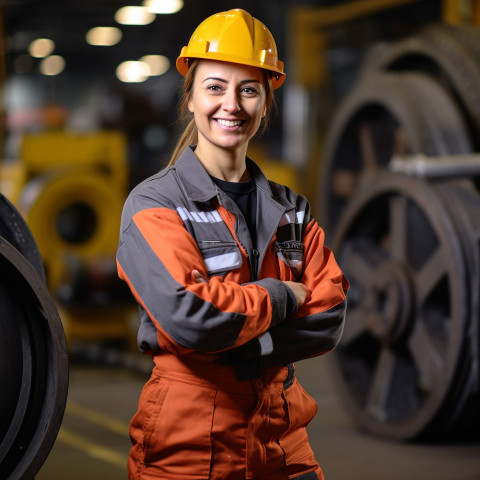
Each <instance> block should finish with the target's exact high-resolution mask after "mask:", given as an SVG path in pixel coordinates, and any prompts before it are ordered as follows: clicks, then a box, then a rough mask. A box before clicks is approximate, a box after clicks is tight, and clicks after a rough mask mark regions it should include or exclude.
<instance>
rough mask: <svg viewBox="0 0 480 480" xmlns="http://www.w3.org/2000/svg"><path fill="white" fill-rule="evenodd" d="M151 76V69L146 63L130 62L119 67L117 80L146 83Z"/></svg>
mask: <svg viewBox="0 0 480 480" xmlns="http://www.w3.org/2000/svg"><path fill="white" fill-rule="evenodd" d="M149 76H150V67H149V66H148V65H147V64H146V63H145V62H135V61H133V60H128V61H126V62H122V63H121V64H120V65H119V66H118V67H117V78H118V79H119V80H121V81H122V82H127V83H133V82H144V81H145V80H146V79H147V78H148V77H149Z"/></svg>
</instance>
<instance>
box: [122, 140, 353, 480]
mask: <svg viewBox="0 0 480 480" xmlns="http://www.w3.org/2000/svg"><path fill="white" fill-rule="evenodd" d="M247 168H248V170H249V172H250V174H251V175H252V176H253V177H254V179H255V183H256V189H257V190H256V194H257V215H256V222H257V229H256V234H257V245H252V242H251V238H250V234H249V230H248V227H247V223H246V221H245V219H244V218H243V215H242V214H241V212H240V210H239V209H238V207H237V205H236V204H235V202H234V201H232V200H231V199H230V197H229V196H228V195H227V194H225V193H224V192H223V191H222V190H220V189H219V187H218V186H217V185H216V184H215V183H214V182H213V181H212V179H211V178H210V176H209V175H208V173H207V172H206V170H205V169H204V167H203V166H202V164H201V163H200V161H199V160H198V158H197V157H196V155H195V153H194V151H193V150H192V148H191V147H188V148H187V149H186V150H185V151H184V152H183V153H182V155H181V156H180V158H179V159H178V160H177V162H176V163H175V164H174V165H173V166H171V167H168V168H166V169H164V170H162V171H160V172H159V173H157V174H156V175H153V176H152V177H150V178H148V179H146V180H145V181H143V182H142V183H140V184H139V185H138V186H137V187H135V188H134V189H133V190H132V192H131V193H130V195H129V197H128V199H127V201H126V202H125V206H124V211H123V214H122V222H121V232H120V242H119V247H118V252H117V266H118V272H119V276H120V277H121V278H122V279H123V280H125V281H126V282H127V283H128V285H129V286H130V289H131V291H132V293H133V295H134V296H135V298H136V300H137V301H138V303H139V305H140V312H141V324H140V327H139V332H138V343H139V348H140V350H141V351H142V352H145V353H150V354H152V355H153V356H154V359H155V362H156V363H157V366H160V368H162V365H163V366H164V368H163V372H164V374H165V375H166V376H169V377H172V376H173V377H175V375H176V374H175V372H178V376H179V377H180V376H183V378H187V377H188V378H189V379H190V380H189V383H190V384H191V383H192V380H191V379H192V378H193V377H194V376H195V375H198V376H202V377H205V378H204V379H203V380H202V382H203V383H202V385H205V384H207V383H208V385H209V386H210V387H214V386H215V387H216V388H218V389H219V390H222V384H224V385H225V388H224V390H225V389H227V388H229V389H230V390H231V391H235V392H237V393H238V392H243V391H245V392H248V391H249V390H248V389H249V388H252V392H254V393H255V391H257V390H258V388H257V387H258V386H259V385H261V386H262V387H267V389H268V385H265V383H269V382H270V380H269V379H274V380H272V382H273V381H275V382H276V383H275V385H277V384H278V385H280V390H284V389H288V388H289V387H290V386H292V384H293V382H294V368H293V365H292V362H294V361H297V360H301V359H304V358H308V357H312V356H316V355H320V354H323V353H326V352H328V351H330V350H332V349H333V348H334V347H335V345H336V344H337V342H338V341H339V339H340V336H341V333H342V329H343V323H344V317H345V310H346V291H347V290H348V282H347V280H346V279H345V277H344V276H343V274H342V272H341V270H340V269H339V267H338V265H337V263H336V262H335V259H334V256H333V254H332V252H331V251H330V250H329V249H328V248H327V247H326V246H325V245H324V232H323V231H322V229H321V228H320V227H319V225H318V224H317V222H316V221H315V219H314V218H313V217H312V214H311V212H310V206H309V204H308V202H307V200H306V199H305V197H303V196H301V195H297V194H296V193H294V192H293V191H292V190H290V189H289V188H287V187H285V186H282V185H279V184H277V183H274V182H271V181H269V180H267V179H266V178H265V176H264V175H263V173H262V172H261V170H260V169H259V167H258V166H257V165H256V164H255V163H254V162H253V161H252V160H250V159H247ZM193 270H198V271H199V272H200V274H201V275H202V276H203V277H204V278H205V279H208V282H200V283H198V282H197V281H196V280H195V278H194V276H193V274H192V271H193ZM287 280H290V281H300V282H302V283H304V284H305V285H306V286H307V287H308V288H309V289H310V290H311V295H310V297H309V298H308V300H307V302H306V303H305V304H304V305H303V306H302V307H301V308H299V309H297V311H296V312H294V313H293V314H291V315H290V316H288V317H287V308H288V304H289V302H288V298H289V291H288V289H287V288H285V285H284V284H283V281H287ZM290 294H291V292H290ZM203 365H211V366H212V367H211V368H208V367H207V368H204V367H203ZM215 365H217V366H218V370H215ZM186 366H187V367H186ZM230 366H232V367H231V368H229V367H230ZM192 372H193V373H192ZM195 372H203V373H201V374H196V373H195ZM215 372H217V373H215ZM219 372H220V373H219ZM162 375H163V373H162ZM207 377H208V378H207ZM252 378H261V379H262V381H260V380H257V383H254V387H255V388H253V387H249V386H248V385H249V384H250V383H252V382H255V380H251V379H252ZM250 380H251V381H250ZM235 382H237V383H235ZM237 384H238V386H236V385H237ZM272 385H273V383H272ZM270 390H271V391H272V392H273V391H275V392H276V393H275V398H276V400H273V399H270V400H268V402H267V403H268V405H269V406H268V410H269V411H270V412H272V411H273V408H274V407H273V405H274V404H275V405H277V407H278V411H279V412H284V411H285V410H284V407H282V402H283V397H285V395H283V394H282V393H281V391H278V389H276V388H273V387H272V388H270ZM291 390H292V393H291V398H300V397H302V399H301V400H293V401H294V402H297V403H298V402H304V400H305V399H304V398H303V397H304V392H303V390H301V387H298V391H297V390H295V389H291ZM294 390H295V392H296V393H293V391H294ZM263 391H265V389H263ZM272 395H273V393H272ZM157 396H158V395H157ZM277 397H278V398H277ZM272 398H273V397H272ZM275 402H276V403H275ZM312 402H313V401H312ZM147 403H148V402H145V404H147ZM307 403H308V402H307ZM253 405H254V404H253ZM277 407H276V408H277ZM196 408H198V402H197V405H192V406H191V408H187V409H186V411H193V410H195V409H196ZM249 408H251V407H249ZM259 408H260V407H259V406H258V405H257V409H259ZM265 408H267V407H265ZM192 409H193V410H192ZM307 410H308V412H307ZM298 411H299V413H298V414H296V417H298V422H297V423H298V425H297V426H295V425H293V417H291V418H290V420H289V419H288V418H286V419H285V420H284V422H286V423H285V425H284V427H281V428H279V431H278V432H275V435H277V434H278V435H282V434H281V433H279V432H281V429H282V428H284V431H286V430H287V429H288V428H291V429H292V430H295V429H296V428H297V427H299V428H300V427H301V428H303V430H304V427H305V425H306V424H307V423H308V421H310V419H311V418H312V416H313V415H314V413H315V412H314V411H313V407H312V406H311V404H310V403H308V406H306V407H305V415H304V416H303V417H302V415H303V413H301V412H302V409H301V408H300V406H299V409H298ZM262 415H263V414H262ZM262 415H260V414H259V415H258V416H257V417H258V418H256V419H251V424H255V422H257V423H258V424H261V423H264V420H262V419H264V418H265V417H264V416H262ZM282 422H283V420H282ZM289 422H290V423H289ZM267 423H268V422H267ZM273 424H274V422H271V424H270V425H273ZM289 425H290V427H289ZM139 428H141V427H139ZM252 428H253V427H252ZM252 428H251V425H250V427H249V429H250V430H252ZM258 428H261V427H258ZM258 428H257V427H255V428H253V431H258ZM250 430H249V431H250ZM134 435H135V434H132V437H133V436H134ZM302 435H304V436H302V437H301V438H302V442H304V443H306V434H302ZM293 437H295V438H296V439H297V440H295V441H293V442H291V444H292V451H293V450H297V451H299V449H298V448H297V447H298V445H299V442H300V440H299V439H300V437H299V436H298V435H293V436H292V438H293ZM303 439H304V440H303ZM271 440H272V441H271V442H270V440H269V441H268V442H270V443H271V444H272V448H273V450H275V449H277V450H278V452H277V453H278V456H281V455H285V448H286V449H287V450H288V446H287V447H285V448H284V450H283V451H280V447H279V442H278V441H276V440H275V439H271ZM252 442H253V440H252ZM187 443H188V441H187ZM260 450H262V451H264V452H265V451H268V448H267V449H266V448H265V447H262V448H261V449H260ZM273 450H272V452H273ZM249 451H250V453H251V454H252V452H254V451H256V450H255V448H253V447H252V448H250V449H249ZM275 451H276V450H275ZM277 453H270V454H269V456H270V458H274V457H275V455H277ZM252 455H253V457H252V458H254V460H252V462H253V463H252V468H254V465H257V464H258V462H260V460H258V458H257V457H256V456H255V455H254V454H252ZM255 458H257V459H256V460H255ZM179 463H181V462H179ZM230 468H232V467H231V465H230ZM255 475H256V474H255V473H252V472H250V473H247V478H254V477H255ZM139 478H140V477H139ZM162 478H170V477H168V475H166V474H165V476H164V477H162ZM172 478H175V474H172ZM177 478H178V477H177ZM183 478H189V477H188V474H187V473H185V475H184V476H183ZM192 478H193V477H192ZM195 478H197V477H195ZM202 478H204V477H202ZM205 478H209V477H208V476H207V477H205ZM229 478H230V477H229ZM243 478H245V477H243Z"/></svg>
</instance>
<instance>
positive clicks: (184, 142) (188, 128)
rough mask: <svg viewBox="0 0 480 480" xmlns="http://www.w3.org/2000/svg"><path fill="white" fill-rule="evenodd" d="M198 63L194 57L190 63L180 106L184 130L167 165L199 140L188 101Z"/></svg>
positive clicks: (180, 121) (180, 117) (180, 116)
mask: <svg viewBox="0 0 480 480" xmlns="http://www.w3.org/2000/svg"><path fill="white" fill-rule="evenodd" d="M198 63H199V61H198V60H197V59H194V60H193V61H192V62H191V63H190V65H189V68H188V71H187V73H186V75H185V78H184V81H183V93H182V98H181V99H180V104H179V108H178V117H179V123H180V124H181V125H182V126H183V127H184V130H183V132H182V134H181V135H180V138H179V139H178V141H177V144H176V145H175V148H174V149H173V154H172V156H171V157H170V160H169V162H168V163H167V165H166V166H167V167H170V166H172V165H173V164H174V163H175V162H176V161H177V160H178V157H179V156H180V155H181V153H182V152H183V151H184V150H185V149H186V148H187V147H188V146H189V145H196V143H197V142H198V130H197V125H196V124H195V119H194V118H193V113H192V112H190V110H189V109H188V102H189V101H190V97H191V95H192V89H193V79H194V78H195V71H196V70H197V66H198Z"/></svg>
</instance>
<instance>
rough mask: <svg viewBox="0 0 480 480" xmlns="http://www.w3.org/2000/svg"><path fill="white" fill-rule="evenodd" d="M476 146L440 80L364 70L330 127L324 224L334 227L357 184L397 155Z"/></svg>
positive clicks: (321, 201)
mask: <svg viewBox="0 0 480 480" xmlns="http://www.w3.org/2000/svg"><path fill="white" fill-rule="evenodd" d="M471 151H472V143H471V140H470V136H469V134H468V131H467V128H466V126H465V122H464V120H463V117H462V115H461V111H460V109H459V108H458V106H457V104H456V103H455V102H454V100H453V99H452V97H451V95H450V94H449V93H448V92H447V91H446V90H445V89H444V88H443V87H442V86H441V85H440V84H439V83H438V82H436V81H435V80H433V79H432V78H431V77H429V76H428V75H426V74H423V73H399V72H396V73H388V72H386V73H385V72H375V73H372V74H369V75H367V74H365V75H363V76H362V78H361V80H360V81H359V83H358V84H357V85H356V86H355V87H354V89H353V90H352V91H351V92H350V94H348V95H347V96H346V97H345V98H344V100H343V102H342V103H341V104H340V106H339V107H338V109H337V111H336V114H335V116H334V118H333V121H332V124H331V128H330V129H329V131H328V132H327V138H326V144H325V149H324V152H323V159H322V162H323V165H322V172H321V178H320V188H319V194H318V203H317V207H318V211H319V213H320V216H321V219H322V225H324V226H325V229H326V231H327V232H333V230H334V228H335V226H336V223H337V221H338V219H339V218H340V216H341V214H342V211H343V209H344V208H345V207H346V206H347V205H348V203H349V202H350V201H351V200H352V197H353V195H354V193H355V190H356V188H357V185H358V184H359V183H360V182H361V181H363V180H364V179H365V178H367V177H369V176H373V175H376V174H378V173H379V172H381V171H382V170H384V169H386V168H387V167H388V165H389V163H390V161H391V159H392V157H393V156H395V155H399V156H401V155H410V154H415V153H423V154H425V155H429V156H430V155H431V156H437V155H454V154H466V153H470V152H471Z"/></svg>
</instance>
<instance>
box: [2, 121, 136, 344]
mask: <svg viewBox="0 0 480 480" xmlns="http://www.w3.org/2000/svg"><path fill="white" fill-rule="evenodd" d="M19 156H20V159H19V161H18V162H15V163H5V164H3V165H2V171H1V176H0V179H1V180H0V191H2V192H3V193H4V195H5V196H6V197H7V198H9V199H10V200H11V201H12V202H13V203H14V204H15V205H16V206H17V208H18V209H19V211H20V212H21V214H22V215H23V217H24V218H25V220H26V221H27V224H28V225H29V227H30V229H31V231H32V233H33V235H34V237H35V239H36V242H37V244H38V248H39V250H40V254H41V256H42V259H43V262H44V264H45V270H46V276H47V284H48V288H49V290H50V291H51V292H52V294H53V295H54V296H55V298H56V299H57V303H59V310H60V313H61V317H62V321H63V323H64V328H65V333H66V336H67V341H68V343H69V344H71V342H72V341H73V340H76V339H80V340H82V339H83V340H97V339H114V338H122V339H124V340H127V341H128V342H129V343H133V338H132V337H133V335H132V329H131V327H130V317H131V315H132V309H133V304H132V305H130V304H129V303H125V301H126V299H129V298H130V296H129V295H125V294H124V293H125V292H123V291H122V290H121V286H120V283H119V280H118V279H117V277H116V271H115V252H116V248H117V242H118V233H119V227H120V215H121V210H122V206H123V203H124V201H125V197H126V194H127V189H128V168H127V158H126V139H125V137H124V135H123V134H122V133H120V132H117V131H104V132H99V133H88V134H76V133H71V132H66V131H50V132H49V131H47V132H42V133H38V134H26V135H25V136H24V138H23V141H22V145H21V150H20V155H19Z"/></svg>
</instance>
